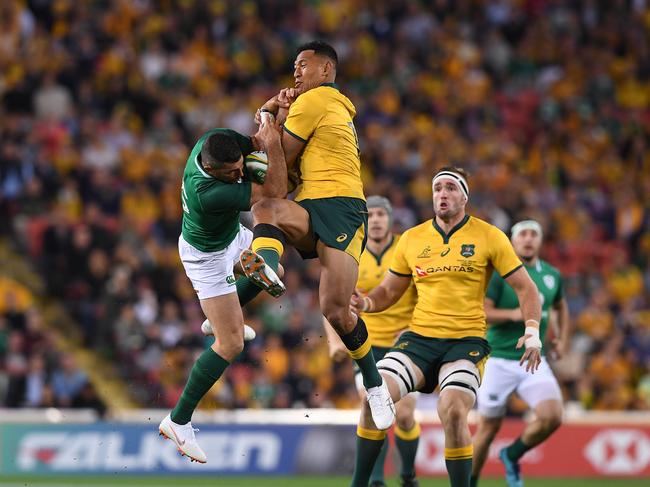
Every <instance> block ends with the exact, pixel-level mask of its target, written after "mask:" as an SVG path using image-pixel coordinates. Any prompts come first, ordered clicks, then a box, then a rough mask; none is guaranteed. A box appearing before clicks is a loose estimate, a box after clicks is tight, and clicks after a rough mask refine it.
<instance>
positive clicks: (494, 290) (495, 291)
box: [485, 272, 504, 303]
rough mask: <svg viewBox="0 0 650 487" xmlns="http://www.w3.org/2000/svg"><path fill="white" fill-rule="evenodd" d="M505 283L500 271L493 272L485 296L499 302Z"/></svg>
mask: <svg viewBox="0 0 650 487" xmlns="http://www.w3.org/2000/svg"><path fill="white" fill-rule="evenodd" d="M503 283H504V281H503V278H502V277H501V276H500V275H499V274H498V273H496V272H493V273H492V278H491V279H490V283H489V284H488V287H487V291H486V293H485V297H486V298H490V299H491V300H492V301H494V302H495V303H497V302H498V301H499V298H500V297H501V293H502V292H503Z"/></svg>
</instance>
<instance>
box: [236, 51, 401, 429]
mask: <svg viewBox="0 0 650 487" xmlns="http://www.w3.org/2000/svg"><path fill="white" fill-rule="evenodd" d="M337 64H338V57H337V54H336V51H335V50H334V48H332V46H330V45H328V44H326V43H324V42H319V41H315V42H310V43H308V44H305V45H303V46H301V47H300V48H299V49H298V55H297V57H296V60H295V62H294V78H295V87H294V88H291V89H288V90H283V91H281V92H280V94H279V95H278V96H276V97H274V98H272V99H271V100H269V101H268V102H267V103H265V105H264V106H263V107H262V110H264V111H268V112H271V113H273V115H278V118H279V121H281V120H282V118H283V114H282V113H279V112H281V111H282V110H283V109H286V108H287V107H288V109H289V112H288V114H286V121H285V123H284V134H283V136H282V147H283V149H284V154H285V159H286V161H287V168H290V169H289V170H290V171H292V172H295V166H296V164H298V165H299V168H300V175H301V178H302V186H301V187H300V188H299V190H298V194H297V195H296V198H295V201H290V200H287V199H280V198H269V199H264V200H261V201H260V202H259V203H258V204H256V205H255V206H253V208H252V212H253V219H254V222H255V227H254V229H253V236H254V240H253V243H252V246H251V247H252V251H249V250H247V251H244V252H243V253H242V256H241V262H242V267H243V269H244V272H245V273H246V276H247V277H250V275H251V274H255V273H256V271H257V266H258V265H259V262H258V255H259V256H261V257H263V259H264V260H265V261H266V263H267V264H268V265H271V267H272V268H273V269H274V270H275V269H277V266H278V261H279V259H280V256H281V255H282V253H283V251H284V245H285V243H286V242H288V243H290V244H291V245H293V246H294V247H295V248H296V249H297V250H298V251H299V252H300V253H301V255H302V256H303V257H304V258H314V257H318V258H319V260H320V263H321V274H320V288H319V299H320V307H321V310H322V312H323V315H325V317H326V318H327V320H328V321H329V322H330V323H331V324H332V326H333V327H334V329H335V330H336V332H337V333H338V334H339V336H340V337H341V340H342V341H343V343H344V344H345V346H346V348H347V349H348V351H349V354H350V355H351V356H352V358H353V359H354V360H355V362H356V364H357V366H358V367H359V370H360V371H361V374H362V377H363V385H364V387H365V388H366V390H367V398H368V404H369V406H370V410H371V412H372V417H373V419H374V422H375V424H376V425H377V427H378V428H379V429H382V430H383V429H387V428H389V427H390V426H391V425H392V424H393V421H394V420H395V407H394V405H393V402H392V400H391V398H390V394H389V393H388V389H387V387H386V384H385V383H384V382H383V380H382V377H381V375H379V372H378V370H377V365H376V364H375V360H374V358H373V355H372V353H371V351H370V341H369V340H368V331H367V329H366V325H365V323H364V321H363V319H361V318H360V317H358V316H356V315H355V314H353V313H352V312H351V311H350V308H349V303H350V297H351V296H352V293H353V291H354V288H355V285H356V283H357V275H358V272H359V258H360V256H361V253H362V252H363V249H364V247H365V243H366V228H367V226H368V209H367V208H366V201H365V197H364V194H363V183H362V182H361V161H360V158H359V142H358V140H357V133H356V130H355V128H354V123H353V121H352V120H353V118H354V116H355V115H356V109H355V108H354V105H353V104H352V102H351V101H350V100H349V99H348V98H347V97H346V96H345V95H343V94H342V93H341V92H340V91H339V89H338V86H336V84H335V83H334V81H335V79H336V69H337Z"/></svg>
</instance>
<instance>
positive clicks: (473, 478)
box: [469, 475, 478, 487]
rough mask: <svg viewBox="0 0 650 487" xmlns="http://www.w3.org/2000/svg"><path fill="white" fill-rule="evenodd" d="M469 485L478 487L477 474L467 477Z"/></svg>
mask: <svg viewBox="0 0 650 487" xmlns="http://www.w3.org/2000/svg"><path fill="white" fill-rule="evenodd" d="M469 487H478V475H472V476H471V477H470V478H469Z"/></svg>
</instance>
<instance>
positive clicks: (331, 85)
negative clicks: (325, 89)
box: [321, 83, 340, 91]
mask: <svg viewBox="0 0 650 487" xmlns="http://www.w3.org/2000/svg"><path fill="white" fill-rule="evenodd" d="M321 86H329V87H330V88H334V89H335V90H338V89H339V85H337V84H336V83H321ZM339 91H340V90H339Z"/></svg>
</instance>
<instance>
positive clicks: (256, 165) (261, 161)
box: [244, 151, 269, 184]
mask: <svg viewBox="0 0 650 487" xmlns="http://www.w3.org/2000/svg"><path fill="white" fill-rule="evenodd" d="M244 164H246V170H247V171H248V174H249V175H250V177H251V179H252V180H253V181H255V182H256V183H258V184H264V180H265V179H266V171H267V170H268V168H269V159H268V157H267V156H266V152H264V151H255V152H251V153H250V154H248V155H247V156H246V157H245V158H244Z"/></svg>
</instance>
